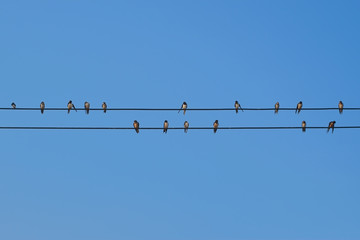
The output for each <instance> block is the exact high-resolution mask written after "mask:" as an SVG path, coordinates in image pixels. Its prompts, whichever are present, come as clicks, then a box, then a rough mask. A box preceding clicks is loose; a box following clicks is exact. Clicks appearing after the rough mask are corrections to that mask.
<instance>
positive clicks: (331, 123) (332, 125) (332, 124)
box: [327, 121, 336, 133]
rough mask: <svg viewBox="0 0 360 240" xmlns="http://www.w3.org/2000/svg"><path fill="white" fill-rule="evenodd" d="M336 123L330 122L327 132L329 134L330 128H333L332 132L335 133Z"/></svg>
mask: <svg viewBox="0 0 360 240" xmlns="http://www.w3.org/2000/svg"><path fill="white" fill-rule="evenodd" d="M335 123H336V121H331V122H329V126H328V128H327V132H329V131H330V128H331V129H332V132H331V133H334V128H335Z"/></svg>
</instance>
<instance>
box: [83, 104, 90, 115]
mask: <svg viewBox="0 0 360 240" xmlns="http://www.w3.org/2000/svg"><path fill="white" fill-rule="evenodd" d="M84 107H85V112H86V114H89V111H90V103H89V102H85V103H84Z"/></svg>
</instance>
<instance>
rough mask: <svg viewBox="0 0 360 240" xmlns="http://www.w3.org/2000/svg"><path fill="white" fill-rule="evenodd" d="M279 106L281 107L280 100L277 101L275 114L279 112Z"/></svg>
mask: <svg viewBox="0 0 360 240" xmlns="http://www.w3.org/2000/svg"><path fill="white" fill-rule="evenodd" d="M279 107H280V103H279V102H277V103H275V114H277V113H278V112H279Z"/></svg>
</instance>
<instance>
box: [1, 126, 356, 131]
mask: <svg viewBox="0 0 360 240" xmlns="http://www.w3.org/2000/svg"><path fill="white" fill-rule="evenodd" d="M327 128H328V127H306V129H327ZM130 129H131V130H134V128H133V127H34V126H29V127H21V126H20V127H14V126H2V127H0V130H130ZM139 129H140V130H162V129H164V128H162V127H141V128H139ZM168 129H169V130H184V127H169V128H168ZM188 129H189V130H210V129H211V130H212V129H214V128H213V127H189V128H188ZM217 129H218V130H285V129H302V127H218V128H217ZM335 129H360V126H338V127H335Z"/></svg>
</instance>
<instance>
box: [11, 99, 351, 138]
mask: <svg viewBox="0 0 360 240" xmlns="http://www.w3.org/2000/svg"><path fill="white" fill-rule="evenodd" d="M302 106H303V103H302V101H300V102H299V103H298V104H297V105H296V109H295V114H299V113H300V111H301V109H302ZM11 107H12V108H13V109H16V104H15V103H14V102H13V103H11ZM187 107H188V106H187V103H186V102H183V104H182V105H181V108H180V109H179V112H180V111H183V112H184V115H185V113H186V109H187ZM338 108H339V113H340V114H342V112H343V110H344V104H343V102H342V101H340V102H339V104H338ZM71 109H74V110H75V111H76V112H77V110H76V108H75V105H74V104H73V102H72V101H71V100H70V101H69V102H68V104H67V110H68V114H69V113H70V111H71ZM84 109H85V112H86V114H89V112H90V103H89V102H85V103H84ZM102 109H103V111H104V113H106V110H107V104H106V102H103V103H102ZM234 109H235V112H236V113H238V112H239V109H240V110H241V111H244V110H243V109H242V107H241V105H240V104H239V102H238V101H235V104H234ZM279 109H280V104H279V102H277V103H275V108H274V111H275V114H277V113H278V112H279ZM40 111H41V114H43V113H44V111H45V103H44V102H41V103H40ZM335 123H336V121H331V122H329V125H328V128H327V132H329V131H330V129H332V133H333V132H334V128H335ZM133 126H134V129H135V131H136V133H139V129H140V123H139V122H138V121H137V120H134V123H133ZM218 127H219V121H218V120H215V122H214V123H213V128H214V133H216V131H217V129H218ZM168 128H169V122H168V121H167V120H165V121H164V127H163V132H164V133H167V130H168ZM301 128H302V131H303V132H305V131H306V122H305V121H302V124H301ZM188 129H189V122H188V121H185V122H184V132H185V133H187V131H188Z"/></svg>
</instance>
